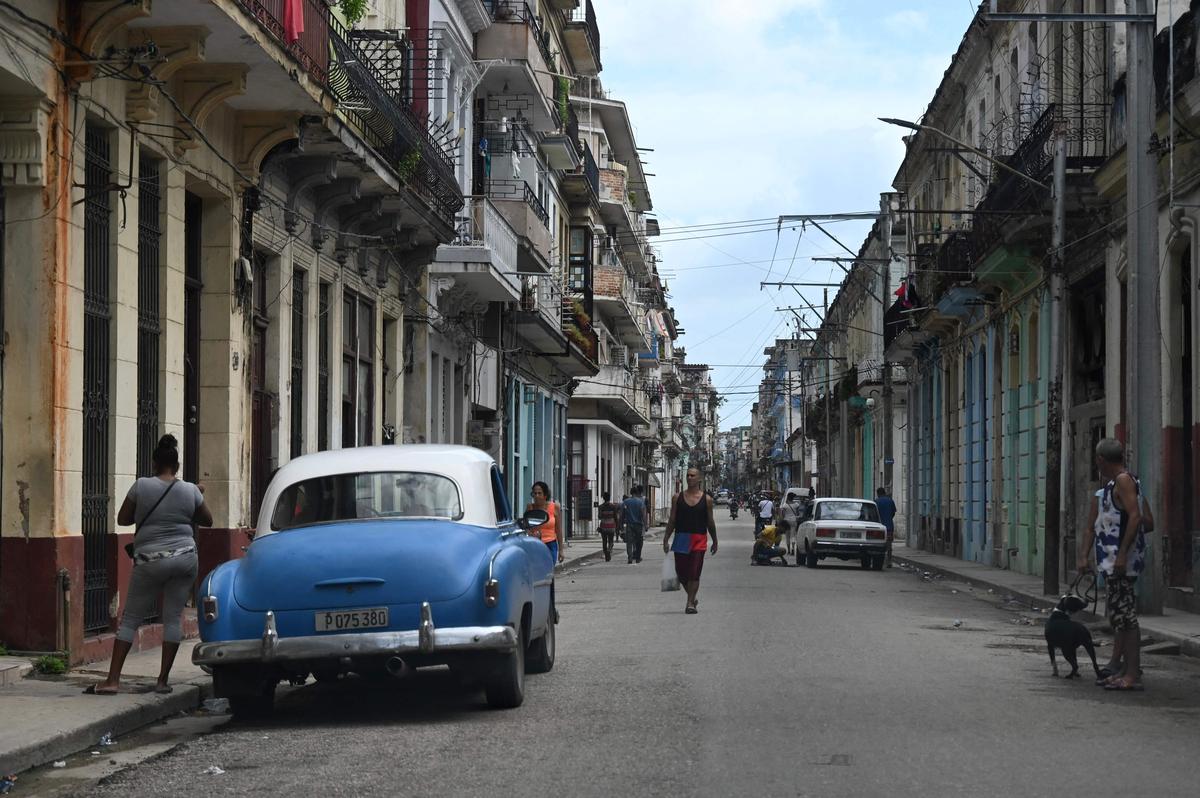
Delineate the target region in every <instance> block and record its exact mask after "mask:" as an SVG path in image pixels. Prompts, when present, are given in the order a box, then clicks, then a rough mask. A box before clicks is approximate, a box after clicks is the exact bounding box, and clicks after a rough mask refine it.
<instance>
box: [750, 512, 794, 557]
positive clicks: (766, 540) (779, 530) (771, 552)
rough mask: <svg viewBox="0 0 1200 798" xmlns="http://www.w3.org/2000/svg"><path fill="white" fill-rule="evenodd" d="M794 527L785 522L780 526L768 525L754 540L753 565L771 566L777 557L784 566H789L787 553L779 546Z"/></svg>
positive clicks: (780, 523)
mask: <svg viewBox="0 0 1200 798" xmlns="http://www.w3.org/2000/svg"><path fill="white" fill-rule="evenodd" d="M791 528H792V525H791V524H790V523H788V522H787V521H785V520H780V521H779V523H778V524H767V525H766V526H764V527H763V530H762V532H760V533H759V534H758V537H757V538H756V539H755V540H754V550H753V551H752V552H751V554H750V564H751V565H770V564H771V560H774V559H775V558H776V557H778V558H779V561H780V562H781V563H782V564H783V565H787V564H788V562H787V557H786V556H784V555H785V554H787V551H786V550H785V549H784V547H783V546H780V545H779V541H780V539H781V538H783V537H786V536H787V534H788V532H789V531H791Z"/></svg>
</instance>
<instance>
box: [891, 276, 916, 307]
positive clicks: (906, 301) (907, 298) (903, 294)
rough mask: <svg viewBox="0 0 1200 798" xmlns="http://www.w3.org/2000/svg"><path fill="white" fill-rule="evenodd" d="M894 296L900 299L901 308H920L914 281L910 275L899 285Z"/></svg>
mask: <svg viewBox="0 0 1200 798" xmlns="http://www.w3.org/2000/svg"><path fill="white" fill-rule="evenodd" d="M896 296H898V297H900V304H901V306H903V307H906V308H916V307H920V305H921V299H920V297H918V296H917V286H916V281H915V280H914V279H913V276H912V275H911V274H910V275H908V276H907V277H905V278H904V281H903V282H901V283H900V287H899V288H897V289H896Z"/></svg>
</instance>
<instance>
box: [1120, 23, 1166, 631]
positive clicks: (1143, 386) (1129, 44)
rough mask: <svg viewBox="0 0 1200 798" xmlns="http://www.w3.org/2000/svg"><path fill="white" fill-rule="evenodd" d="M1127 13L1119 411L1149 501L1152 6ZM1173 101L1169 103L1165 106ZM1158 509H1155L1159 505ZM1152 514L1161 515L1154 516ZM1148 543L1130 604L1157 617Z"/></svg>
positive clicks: (1156, 580)
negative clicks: (1125, 318)
mask: <svg viewBox="0 0 1200 798" xmlns="http://www.w3.org/2000/svg"><path fill="white" fill-rule="evenodd" d="M1127 7H1128V8H1129V9H1130V10H1131V11H1134V12H1136V13H1138V14H1145V15H1148V19H1149V21H1141V22H1134V23H1131V24H1130V25H1129V26H1128V28H1127V32H1126V36H1125V52H1126V60H1127V63H1128V81H1127V83H1126V85H1127V86H1128V88H1127V92H1128V98H1127V107H1128V111H1127V114H1128V116H1127V123H1128V126H1129V129H1128V132H1127V139H1128V144H1127V146H1126V147H1125V159H1126V178H1125V179H1126V200H1125V207H1126V209H1127V212H1128V213H1129V214H1130V215H1129V226H1128V237H1129V238H1128V240H1129V322H1130V324H1129V328H1128V329H1127V330H1126V331H1125V332H1126V336H1127V342H1128V343H1127V356H1126V363H1127V364H1128V368H1129V371H1130V373H1129V374H1127V375H1126V378H1125V386H1126V404H1125V406H1126V407H1127V408H1128V409H1129V410H1128V412H1129V415H1130V417H1129V418H1128V419H1126V421H1127V423H1129V441H1128V444H1129V452H1130V454H1131V455H1132V457H1131V458H1130V461H1131V462H1130V465H1131V466H1132V467H1133V468H1134V472H1135V473H1136V474H1138V476H1139V477H1140V478H1141V479H1142V480H1143V481H1144V482H1145V484H1146V486H1147V487H1148V488H1149V490H1150V495H1151V496H1152V497H1153V496H1162V479H1161V477H1162V405H1161V397H1162V367H1161V363H1160V362H1159V356H1160V352H1161V347H1160V345H1159V328H1158V325H1159V317H1158V266H1159V264H1158V163H1157V159H1156V156H1155V155H1153V154H1152V153H1151V150H1150V139H1151V136H1152V135H1153V132H1154V123H1155V104H1154V33H1155V28H1156V27H1157V25H1156V24H1155V22H1154V16H1153V13H1154V3H1153V2H1152V0H1128V6H1127ZM1171 101H1172V102H1174V99H1173V98H1172V100H1171ZM1160 508H1161V504H1160ZM1159 512H1160V514H1161V513H1162V510H1161V509H1160V511H1159ZM1147 537H1148V541H1147V542H1148V543H1149V546H1148V547H1147V551H1146V559H1147V562H1146V574H1147V575H1148V576H1149V577H1150V578H1149V579H1148V580H1147V581H1148V582H1149V589H1148V590H1143V591H1141V595H1140V596H1139V597H1138V603H1139V605H1140V609H1142V610H1144V611H1146V612H1151V613H1161V612H1162V605H1163V573H1162V565H1163V563H1162V555H1163V550H1162V533H1161V532H1160V531H1158V530H1157V529H1156V530H1155V531H1154V532H1152V533H1150V535H1148V536H1147Z"/></svg>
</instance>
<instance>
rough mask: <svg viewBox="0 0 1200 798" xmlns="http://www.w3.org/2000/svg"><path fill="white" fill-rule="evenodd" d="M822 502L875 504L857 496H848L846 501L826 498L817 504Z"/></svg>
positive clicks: (819, 500) (833, 497) (835, 497)
mask: <svg viewBox="0 0 1200 798" xmlns="http://www.w3.org/2000/svg"><path fill="white" fill-rule="evenodd" d="M821 502H861V503H862V504H874V503H875V502H874V501H873V500H872V499H860V498H858V497H855V496H847V497H846V498H844V499H839V498H838V497H837V496H825V497H824V498H820V499H817V504H820V503H821Z"/></svg>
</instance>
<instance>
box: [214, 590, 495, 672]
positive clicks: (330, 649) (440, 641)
mask: <svg viewBox="0 0 1200 798" xmlns="http://www.w3.org/2000/svg"><path fill="white" fill-rule="evenodd" d="M517 640H518V638H517V632H516V630H515V629H513V628H512V627H511V626H459V627H447V628H445V629H436V628H434V626H433V619H432V615H431V613H430V610H429V604H428V603H426V604H422V605H421V625H420V627H419V628H418V629H414V630H412V631H403V632H391V631H385V632H354V633H352V634H333V635H306V636H304V637H280V636H279V634H278V632H277V631H276V629H275V614H274V613H272V612H268V613H267V615H266V621H265V623H264V628H263V634H262V637H261V638H258V639H253V640H227V641H222V642H210V643H198V644H197V645H196V647H195V648H194V649H193V650H192V662H193V663H194V664H196V665H207V666H209V667H212V666H214V665H235V664H253V663H263V664H266V663H287V662H312V661H315V660H325V659H340V658H342V657H352V658H353V657H382V656H403V655H405V654H409V655H413V654H423V655H437V654H459V653H464V654H465V653H507V652H510V651H514V650H516V647H517Z"/></svg>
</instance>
